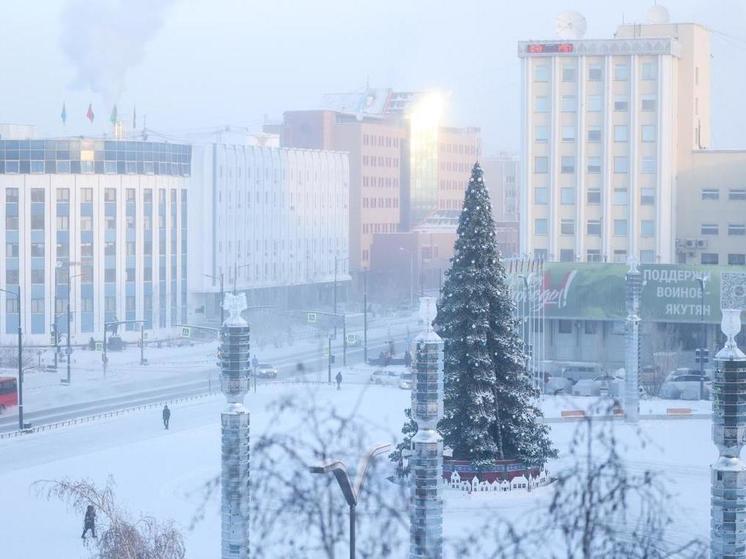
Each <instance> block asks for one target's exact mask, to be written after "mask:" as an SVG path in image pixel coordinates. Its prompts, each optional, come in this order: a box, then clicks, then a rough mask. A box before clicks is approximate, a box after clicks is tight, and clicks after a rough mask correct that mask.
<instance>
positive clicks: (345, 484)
mask: <svg viewBox="0 0 746 559" xmlns="http://www.w3.org/2000/svg"><path fill="white" fill-rule="evenodd" d="M392 448H393V445H392V444H390V443H380V444H377V445H375V446H373V447H371V448H370V449H369V450H368V452H366V453H365V455H364V456H363V458H362V459H361V460H360V465H359V467H358V470H357V477H356V478H355V483H354V485H353V483H352V481H351V480H350V476H349V475H348V473H347V468H346V467H345V465H344V462H342V461H341V460H331V461H329V462H326V463H324V464H322V465H320V466H311V468H310V470H311V473H312V474H328V473H333V474H334V477H335V478H336V479H337V483H338V484H339V488H340V489H341V490H342V494H343V495H344V498H345V501H347V505H348V506H349V507H350V559H355V508H356V507H357V503H358V498H359V496H360V493H361V491H362V489H363V482H364V481H365V474H366V473H367V472H368V468H369V466H370V462H371V460H372V459H373V458H375V457H376V456H379V455H381V454H384V453H386V452H389V451H390V450H391V449H392Z"/></svg>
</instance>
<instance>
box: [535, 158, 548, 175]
mask: <svg viewBox="0 0 746 559" xmlns="http://www.w3.org/2000/svg"><path fill="white" fill-rule="evenodd" d="M547 172H549V158H548V157H544V156H536V157H534V173H542V174H543V173H547Z"/></svg>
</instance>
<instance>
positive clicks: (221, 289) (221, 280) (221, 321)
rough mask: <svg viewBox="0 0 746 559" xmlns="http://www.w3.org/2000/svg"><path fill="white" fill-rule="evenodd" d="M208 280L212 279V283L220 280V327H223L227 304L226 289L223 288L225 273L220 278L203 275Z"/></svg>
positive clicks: (221, 273)
mask: <svg viewBox="0 0 746 559" xmlns="http://www.w3.org/2000/svg"><path fill="white" fill-rule="evenodd" d="M202 275H203V276H205V277H206V278H210V279H211V280H212V281H215V280H218V281H219V282H220V326H223V322H225V309H224V308H223V304H224V303H225V289H224V286H223V272H220V275H219V276H218V277H215V276H212V275H210V274H202Z"/></svg>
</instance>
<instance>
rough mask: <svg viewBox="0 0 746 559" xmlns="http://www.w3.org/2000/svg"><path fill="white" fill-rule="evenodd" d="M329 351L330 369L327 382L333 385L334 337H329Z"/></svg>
mask: <svg viewBox="0 0 746 559" xmlns="http://www.w3.org/2000/svg"><path fill="white" fill-rule="evenodd" d="M327 351H328V352H329V360H328V368H327V382H328V383H329V384H331V383H332V359H333V355H332V337H331V336H328V347H327Z"/></svg>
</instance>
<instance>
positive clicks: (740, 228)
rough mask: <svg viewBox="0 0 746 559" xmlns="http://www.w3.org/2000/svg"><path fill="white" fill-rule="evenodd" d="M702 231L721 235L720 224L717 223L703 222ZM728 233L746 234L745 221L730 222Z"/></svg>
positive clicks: (703, 233)
mask: <svg viewBox="0 0 746 559" xmlns="http://www.w3.org/2000/svg"><path fill="white" fill-rule="evenodd" d="M700 233H701V234H702V235H708V236H712V235H719V234H720V226H719V225H718V224H717V223H703V224H702V225H701V226H700ZM728 235H735V236H743V235H746V225H744V224H743V223H729V224H728Z"/></svg>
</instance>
